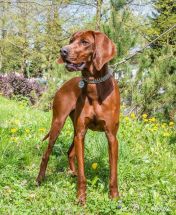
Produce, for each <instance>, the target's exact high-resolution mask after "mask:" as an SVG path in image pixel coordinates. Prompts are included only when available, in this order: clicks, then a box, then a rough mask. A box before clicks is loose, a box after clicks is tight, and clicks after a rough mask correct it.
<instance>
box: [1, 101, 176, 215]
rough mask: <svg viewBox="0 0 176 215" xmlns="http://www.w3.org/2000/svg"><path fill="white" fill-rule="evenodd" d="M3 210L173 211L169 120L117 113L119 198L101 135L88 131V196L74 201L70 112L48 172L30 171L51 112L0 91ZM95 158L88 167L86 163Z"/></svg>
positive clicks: (172, 137) (173, 159)
mask: <svg viewBox="0 0 176 215" xmlns="http://www.w3.org/2000/svg"><path fill="white" fill-rule="evenodd" d="M0 112H1V115H0V122H1V123H0V142H1V144H0V199H1V201H0V213H1V214H7V213H8V214H28V213H30V214H153V215H155V214H175V212H176V211H175V210H176V208H175V205H176V201H175V193H176V189H175V186H174V185H175V184H176V177H175V172H176V165H175V163H176V156H175V153H176V148H175V147H176V145H175V139H176V137H175V129H174V125H173V123H170V124H169V125H168V124H166V123H164V122H163V123H161V122H158V121H157V119H155V118H150V119H148V118H147V116H146V115H144V116H142V117H141V118H142V119H141V121H139V120H137V119H136V118H135V115H134V114H131V117H125V116H123V115H121V124H120V129H119V133H118V139H119V146H120V151H119V190H120V195H121V197H120V199H119V200H114V201H111V200H110V199H109V198H108V186H109V185H108V181H109V180H108V178H109V163H108V148H107V140H106V138H105V135H102V134H101V133H96V132H91V131H89V132H88V134H87V135H86V143H85V171H86V176H87V204H86V206H85V207H81V206H79V205H78V204H77V202H76V179H75V178H72V177H71V176H69V175H68V173H67V167H68V161H67V150H68V148H69V146H70V143H71V142H72V138H73V128H72V125H71V122H70V120H68V121H67V123H66V125H65V126H64V129H63V131H62V132H61V134H60V137H59V138H58V140H57V143H56V144H55V147H54V150H53V153H52V155H51V157H50V161H49V165H48V169H47V174H46V179H45V181H44V182H43V184H42V185H41V186H40V187H36V185H35V178H36V176H37V173H38V170H39V164H40V161H41V156H42V153H43V151H44V149H45V148H46V147H47V142H44V143H42V142H41V139H42V138H43V136H44V135H45V133H46V132H47V131H48V129H49V127H50V121H51V113H48V112H42V111H39V110H37V109H36V108H29V107H26V106H25V104H24V103H17V102H16V101H9V100H7V99H5V98H3V97H0ZM93 163H94V164H95V163H96V164H97V165H96V166H97V168H95V167H94V168H93V166H92V164H93Z"/></svg>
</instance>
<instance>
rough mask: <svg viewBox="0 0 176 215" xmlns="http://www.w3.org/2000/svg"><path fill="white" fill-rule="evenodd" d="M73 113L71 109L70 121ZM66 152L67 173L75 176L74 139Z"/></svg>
mask: <svg viewBox="0 0 176 215" xmlns="http://www.w3.org/2000/svg"><path fill="white" fill-rule="evenodd" d="M74 113H75V111H72V112H71V113H70V118H71V120H72V123H73V121H74ZM67 154H68V164H69V173H71V174H72V175H73V176H76V175H77V170H76V167H75V158H76V154H75V146H74V141H73V142H72V144H71V146H70V148H69V150H68V152H67Z"/></svg>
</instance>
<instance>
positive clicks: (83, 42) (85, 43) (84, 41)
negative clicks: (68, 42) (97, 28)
mask: <svg viewBox="0 0 176 215" xmlns="http://www.w3.org/2000/svg"><path fill="white" fill-rule="evenodd" d="M81 44H82V45H84V46H86V45H88V44H89V42H88V41H86V40H81Z"/></svg>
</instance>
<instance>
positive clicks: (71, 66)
mask: <svg viewBox="0 0 176 215" xmlns="http://www.w3.org/2000/svg"><path fill="white" fill-rule="evenodd" d="M85 65H86V63H85V62H81V63H72V62H71V61H68V60H65V67H66V68H67V69H68V70H69V71H81V70H83V69H84V68H85Z"/></svg>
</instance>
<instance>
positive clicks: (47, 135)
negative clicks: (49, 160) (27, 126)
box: [42, 131, 50, 141]
mask: <svg viewBox="0 0 176 215" xmlns="http://www.w3.org/2000/svg"><path fill="white" fill-rule="evenodd" d="M49 135H50V131H49V132H48V133H47V134H46V135H45V136H44V138H43V139H42V141H44V140H46V139H48V137H49Z"/></svg>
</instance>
